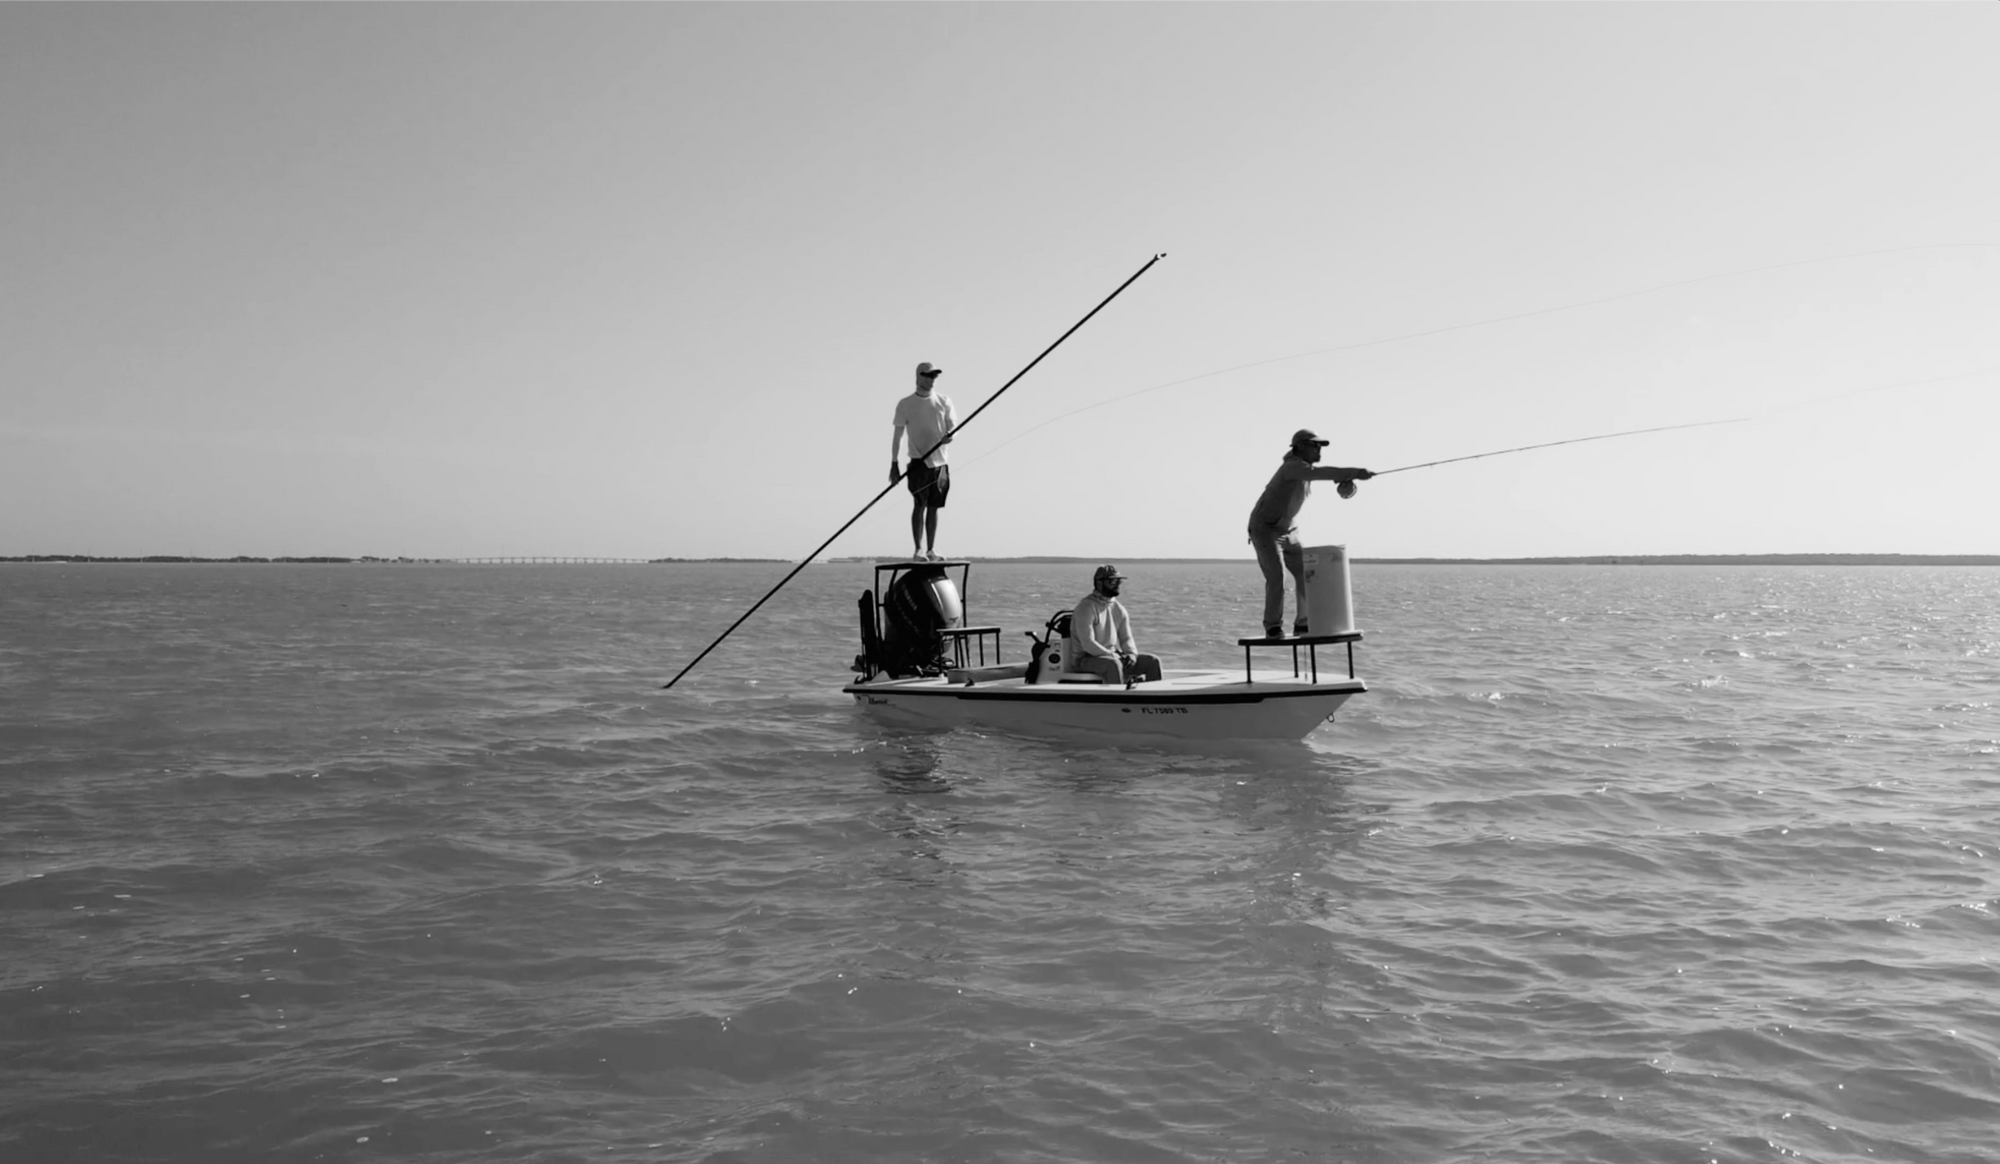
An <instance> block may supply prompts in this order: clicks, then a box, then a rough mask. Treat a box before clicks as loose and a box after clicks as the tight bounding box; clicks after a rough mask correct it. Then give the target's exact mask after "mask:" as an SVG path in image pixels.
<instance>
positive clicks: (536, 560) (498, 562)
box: [444, 554, 652, 566]
mask: <svg viewBox="0 0 2000 1164" xmlns="http://www.w3.org/2000/svg"><path fill="white" fill-rule="evenodd" d="M444 561H447V562H457V563H460V564H461V565H466V566H600V565H613V566H645V565H649V564H651V562H652V559H651V558H576V557H567V558H566V557H553V558H552V557H548V556H545V555H539V556H533V557H524V556H522V555H518V554H516V555H512V556H509V557H504V558H445V559H444Z"/></svg>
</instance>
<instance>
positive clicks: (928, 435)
mask: <svg viewBox="0 0 2000 1164" xmlns="http://www.w3.org/2000/svg"><path fill="white" fill-rule="evenodd" d="M943 374H944V369H943V368H933V367H931V366H930V364H929V363H928V362H926V363H922V364H918V365H917V390H916V391H915V392H913V393H911V394H910V395H908V396H905V397H903V398H902V399H901V400H898V401H897V402H896V421H895V428H894V429H892V430H891V432H890V434H889V484H891V485H894V484H895V483H896V482H897V481H898V480H900V479H902V478H903V476H904V474H903V471H902V470H901V469H900V468H898V467H897V464H896V459H897V457H898V456H899V455H900V451H901V447H902V444H903V436H904V434H905V433H908V434H909V440H910V470H909V474H908V478H909V482H910V558H911V560H912V561H918V562H935V561H938V560H939V558H938V554H937V520H938V510H940V509H943V508H944V503H945V498H946V496H947V495H949V494H950V492H951V466H950V465H948V464H946V461H947V460H948V458H947V457H946V455H945V447H946V445H948V444H949V443H950V442H951V430H952V429H954V428H956V427H958V415H957V413H955V412H954V411H953V410H952V406H951V397H949V396H946V395H945V394H944V393H942V392H938V391H935V390H934V389H935V386H936V383H937V378H938V377H939V376H942V375H943ZM933 446H935V447H933ZM926 452H928V453H929V454H930V455H929V456H925V455H924V454H925V453H926Z"/></svg>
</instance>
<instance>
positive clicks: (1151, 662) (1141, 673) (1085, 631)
mask: <svg viewBox="0 0 2000 1164" xmlns="http://www.w3.org/2000/svg"><path fill="white" fill-rule="evenodd" d="M1124 582H1125V576H1124V575H1123V574H1120V573H1119V572H1118V567H1116V566H1099V567H1098V568H1097V572H1096V573H1095V574H1093V575H1092V576H1091V591H1090V593H1088V594H1086V595H1084V596H1083V597H1082V598H1080V599H1078V600H1077V603H1076V606H1075V607H1074V608H1073V609H1072V610H1071V612H1070V618H1069V659H1070V670H1072V671H1083V672H1089V673H1091V674H1094V675H1096V676H1098V677H1099V678H1101V679H1103V680H1104V681H1105V682H1106V683H1122V684H1124V685H1125V686H1127V687H1130V686H1132V685H1133V684H1134V683H1143V682H1146V681H1147V680H1156V679H1158V678H1159V677H1160V660H1159V658H1158V657H1157V656H1154V655H1147V654H1141V653H1140V651H1139V647H1138V645H1137V644H1136V643H1134V642H1133V641H1132V618H1131V616H1130V615H1128V614H1126V613H1125V606H1124V604H1123V603H1121V602H1119V601H1118V590H1119V587H1121V586H1122V585H1123V584H1124Z"/></svg>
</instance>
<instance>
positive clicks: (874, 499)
mask: <svg viewBox="0 0 2000 1164" xmlns="http://www.w3.org/2000/svg"><path fill="white" fill-rule="evenodd" d="M1166 257H1167V256H1166V254H1165V253H1164V252H1163V253H1161V254H1157V255H1154V256H1153V257H1152V258H1150V259H1147V260H1146V265H1145V266H1143V267H1140V268H1139V269H1138V270H1137V271H1135V272H1133V273H1132V277H1131V278H1130V279H1127V280H1125V281H1124V282H1123V283H1120V284H1119V285H1118V290H1116V291H1113V292H1112V293H1111V294H1109V295H1106V296H1105V297H1104V302H1103V303H1099V304H1098V305H1097V306H1095V307H1093V308H1091V309H1090V312H1089V314H1087V315H1085V316H1084V317H1083V318H1082V319H1079V320H1077V321H1076V322H1075V323H1073V324H1071V325H1070V329H1069V330H1068V331H1066V332H1064V333H1062V335H1060V336H1058V337H1056V342H1055V343H1052V344H1050V345H1049V346H1048V347H1046V348H1043V349H1042V354H1041V355H1040V356H1036V357H1035V358H1034V359H1032V360H1030V361H1028V366H1027V367H1025V368H1022V369H1021V370H1020V371H1018V372H1016V373H1014V378H1013V379H1012V380H1009V381H1007V382H1006V383H1005V384H1002V385H1000V391H999V392H995V393H994V394H993V395H991V396H988V397H987V398H986V403H984V404H981V405H980V406H979V407H978V408H975V409H973V410H972V412H971V414H970V415H968V416H967V417H966V418H965V419H964V420H962V421H960V422H959V424H958V426H957V428H954V429H952V431H950V432H948V433H946V434H944V436H942V437H940V438H939V439H938V441H937V443H936V444H933V445H932V446H931V447H930V448H928V449H925V450H924V451H923V453H922V455H920V456H918V457H915V458H913V459H915V460H919V461H921V460H923V459H924V457H928V456H930V455H931V454H932V453H934V452H936V451H938V449H939V448H940V447H942V446H943V445H944V443H945V441H948V440H950V439H951V438H952V437H954V436H957V435H958V433H959V431H960V430H961V429H963V428H964V427H965V426H966V425H968V424H971V423H972V421H973V419H974V418H975V417H977V416H978V415H979V414H980V413H982V412H985V411H986V409H987V408H988V407H989V406H990V405H991V404H992V403H993V402H994V401H995V400H998V399H1000V397H1001V395H1002V394H1003V393H1005V392H1006V391H1007V389H1009V388H1012V387H1013V386H1014V381H1015V380H1019V379H1020V378H1021V377H1023V376H1025V375H1027V374H1028V373H1029V372H1031V371H1033V370H1034V367H1035V365H1036V364H1039V363H1041V362H1042V358H1043V357H1044V356H1047V355H1048V354H1049V353H1050V352H1052V351H1055V350H1056V349H1057V348H1058V347H1061V346H1062V342H1063V341H1064V340H1066V339H1068V338H1069V337H1070V336H1072V335H1075V334H1076V330H1077V329H1078V328H1080V327H1082V326H1083V325H1084V324H1086V323H1089V322H1090V317H1091V316H1093V315H1096V314H1097V313H1098V312H1100V311H1102V310H1104V308H1105V306H1106V304H1109V303H1110V302H1111V301H1112V300H1113V299H1116V298H1118V296H1119V295H1120V294H1122V293H1123V292H1124V290H1125V288H1127V287H1130V286H1131V285H1132V284H1133V283H1136V282H1138V280H1139V276H1140V275H1143V274H1145V273H1146V272H1147V271H1150V270H1152V269H1153V264H1154V263H1157V262H1159V261H1160V260H1161V259H1164V258H1166ZM895 487H896V482H894V481H891V482H889V483H888V484H887V485H885V486H883V487H882V491H881V492H880V493H877V494H876V495H875V496H874V497H872V498H870V499H869V501H868V504H866V505H864V506H862V507H861V508H860V510H859V511H857V512H856V513H855V515H854V516H853V517H850V518H848V519H847V521H846V522H845V523H844V524H843V525H841V527H840V528H839V529H837V530H834V531H833V536H832V537H829V538H827V539H826V540H825V541H823V542H821V543H820V544H819V548H818V549H816V550H814V551H813V552H812V553H810V554H807V555H806V556H805V558H804V559H803V560H802V561H800V562H799V564H798V565H796V566H793V567H792V572H791V573H789V574H787V575H785V576H784V577H783V578H781V579H779V580H778V584H777V585H776V586H773V587H771V589H770V590H769V591H767V592H765V594H764V597H762V598H759V599H758V600H757V601H756V603H755V604H754V605H752V606H751V607H750V609H748V610H746V611H744V612H743V616H742V617H741V618H738V619H737V620H736V621H735V622H732V623H730V624H729V629H728V630H726V631H723V632H722V633H721V634H720V635H717V636H716V639H715V641H714V642H712V643H710V644H708V646H707V647H705V648H703V650H702V652H701V654H699V655H696V656H695V657H694V661H693V662H691V663H689V664H688V665H687V666H685V667H682V668H681V669H680V674H678V675H675V676H674V677H673V678H672V679H669V680H667V681H666V682H665V683H663V684H661V685H660V686H661V687H662V688H663V689H664V688H668V687H672V686H673V685H674V684H676V683H679V682H680V681H681V676H682V675H686V674H687V673H688V672H689V671H692V670H694V668H695V664H696V663H699V662H701V661H702V660H703V659H706V658H708V653H709V652H710V651H713V650H714V649H715V648H717V647H719V646H721V645H722V640H723V639H726V638H728V637H729V636H730V635H731V634H734V633H735V631H736V628H737V627H739V626H742V625H743V624H744V623H745V622H747V621H749V618H750V616H751V615H753V614H755V613H757V608H758V607H760V606H763V605H764V604H765V603H766V602H769V601H770V600H771V595H773V594H776V593H777V592H778V591H780V590H783V589H784V588H785V583H787V582H790V581H791V580H792V579H793V578H796V577H798V574H799V571H800V570H803V569H805V568H806V566H807V565H808V564H810V563H811V562H812V560H813V559H814V558H817V557H819V556H820V554H822V553H824V552H825V550H826V548H827V547H828V546H830V545H832V544H833V543H834V541H835V540H836V539H837V538H839V537H840V535H841V534H844V533H846V532H847V528H848V526H851V525H853V524H854V523H855V522H857V521H860V520H861V516H862V514H865V513H867V512H868V511H869V510H871V509H873V508H875V503H876V502H877V501H880V500H882V499H883V498H884V497H887V496H888V495H889V490H891V489H894V488H895Z"/></svg>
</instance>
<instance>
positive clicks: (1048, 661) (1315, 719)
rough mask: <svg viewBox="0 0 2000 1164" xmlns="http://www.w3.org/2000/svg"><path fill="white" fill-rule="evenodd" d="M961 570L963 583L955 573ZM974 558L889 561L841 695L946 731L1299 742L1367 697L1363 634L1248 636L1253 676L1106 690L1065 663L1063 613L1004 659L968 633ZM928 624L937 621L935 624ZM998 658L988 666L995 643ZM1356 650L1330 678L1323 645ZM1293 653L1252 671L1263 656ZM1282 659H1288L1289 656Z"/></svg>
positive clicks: (1169, 680)
mask: <svg viewBox="0 0 2000 1164" xmlns="http://www.w3.org/2000/svg"><path fill="white" fill-rule="evenodd" d="M950 570H956V571H958V573H959V584H958V585H957V586H954V585H953V583H952V580H951V578H950V576H949V573H948V571H950ZM970 577H971V564H970V563H969V562H960V561H952V562H885V563H881V564H878V565H877V566H876V567H875V590H874V592H873V593H865V594H863V595H862V596H861V638H862V648H863V649H862V653H861V654H860V655H858V656H856V658H855V664H854V669H855V670H856V671H857V672H859V673H860V674H861V678H860V679H857V680H855V681H854V682H852V683H849V684H848V685H847V686H845V687H843V688H841V690H842V691H844V692H846V693H847V694H849V695H852V696H854V698H855V701H856V702H857V703H858V704H860V705H862V706H863V707H866V708H867V709H869V710H870V711H872V712H876V713H880V714H884V715H886V716H889V717H891V718H895V719H902V720H907V721H915V722H922V723H928V724H934V725H937V726H958V725H966V724H973V725H984V726H988V727H995V728H1001V729H1004V730H1008V731H1016V732H1022V733H1027V734H1045V733H1056V734H1061V735H1065V736H1086V737H1088V736H1105V737H1113V736H1151V737H1166V738H1174V739H1190V740H1298V739H1304V738H1305V737H1306V736H1307V735H1308V734H1310V733H1311V732H1312V730H1313V729H1314V728H1317V727H1319V726H1320V725H1321V724H1323V723H1326V722H1327V721H1328V720H1330V719H1332V718H1333V714H1334V712H1335V711H1336V710H1338V709H1339V707H1340V705H1341V704H1343V703H1346V702H1347V701H1348V700H1349V699H1350V698H1352V697H1353V696H1355V695H1358V694H1360V693H1361V692H1363V691H1366V690H1368V686H1367V684H1365V683H1363V682H1362V681H1361V680H1360V679H1358V678H1356V677H1355V675H1354V644H1355V643H1357V642H1359V641H1360V640H1361V634H1360V632H1358V631H1356V632H1352V633H1348V634H1337V635H1300V636H1287V637H1281V638H1251V639H1238V640H1237V645H1238V646H1241V647H1242V648H1243V669H1242V670H1240V671H1238V670H1233V669H1221V670H1206V671H1192V670H1168V671H1165V672H1164V673H1163V674H1162V676H1161V678H1160V679H1158V680H1157V681H1153V682H1145V683H1139V684H1136V685H1132V686H1120V685H1117V684H1106V683H1103V682H1102V681H1100V680H1099V679H1098V678H1097V676H1095V675H1087V674H1086V675H1078V674H1072V673H1069V672H1066V671H1064V670H1063V669H1062V666H1061V658H1060V656H1061V654H1062V649H1061V648H1062V638H1061V631H1062V629H1063V628H1064V622H1063V620H1064V619H1065V617H1066V616H1067V614H1068V612H1067V611H1059V612H1057V614H1056V616H1055V617H1053V618H1051V619H1050V620H1049V623H1048V625H1047V627H1046V628H1045V629H1046V634H1045V635H1043V636H1041V637H1037V636H1036V635H1035V634H1034V633H1033V632H1027V631H1024V632H1022V633H1024V634H1026V635H1027V636H1028V637H1029V638H1030V639H1033V640H1035V641H1034V644H1033V647H1032V649H1031V651H1030V653H1029V658H1028V659H1027V660H1026V661H1022V662H1016V663H1012V664H1009V663H1005V662H1003V661H1001V659H1000V651H1001V632H1000V628H999V627H997V626H968V625H966V623H967V621H968V620H967V619H966V618H965V616H964V608H963V605H962V603H961V602H960V599H959V594H960V593H962V592H964V591H966V590H967V589H968V588H969V582H970ZM927 623H928V624H929V625H926V624H927ZM989 646H990V648H991V659H990V661H989V659H988V648H989ZM1323 646H1325V647H1333V648H1335V649H1338V648H1339V647H1342V646H1344V647H1346V651H1345V654H1346V656H1347V658H1346V664H1347V665H1346V667H1345V668H1344V669H1343V670H1344V674H1338V675H1335V674H1332V673H1331V668H1330V669H1329V674H1326V675H1321V674H1320V670H1319V655H1318V651H1319V648H1320V647H1323ZM1272 649H1276V650H1279V651H1282V652H1286V653H1288V654H1289V656H1290V658H1289V660H1287V662H1288V664H1289V665H1288V666H1285V667H1282V668H1267V667H1255V666H1253V662H1254V659H1253V654H1252V652H1253V651H1258V650H1264V651H1266V652H1267V654H1266V655H1265V656H1264V657H1265V658H1268V657H1269V656H1268V651H1269V650H1272ZM1281 658H1282V656H1281Z"/></svg>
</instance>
